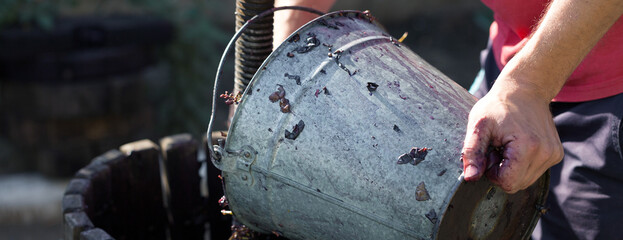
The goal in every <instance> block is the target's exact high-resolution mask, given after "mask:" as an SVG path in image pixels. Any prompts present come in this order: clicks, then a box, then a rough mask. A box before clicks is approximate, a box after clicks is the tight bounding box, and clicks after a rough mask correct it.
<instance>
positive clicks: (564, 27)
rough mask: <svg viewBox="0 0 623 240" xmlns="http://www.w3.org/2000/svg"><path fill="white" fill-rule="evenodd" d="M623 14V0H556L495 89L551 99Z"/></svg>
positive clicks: (546, 99)
mask: <svg viewBox="0 0 623 240" xmlns="http://www.w3.org/2000/svg"><path fill="white" fill-rule="evenodd" d="M622 13H623V1H621V0H595V1H576V0H553V1H552V2H551V5H550V6H549V9H548V11H547V12H546V14H545V15H544V17H543V19H541V22H540V24H539V25H538V27H537V28H536V30H535V31H534V33H533V34H532V36H531V38H530V40H528V41H527V43H526V45H525V46H524V47H523V48H522V50H520V51H519V52H518V53H517V55H516V56H515V57H513V59H512V60H511V61H509V63H508V64H507V65H506V66H505V67H504V69H503V71H502V73H501V74H500V77H499V78H498V82H496V84H495V85H497V86H494V89H492V90H500V89H499V88H501V89H504V91H506V92H515V91H519V92H525V91H528V92H526V93H529V94H536V95H535V97H539V98H541V99H542V100H543V101H547V102H549V101H550V100H551V99H552V98H554V97H555V96H556V94H557V93H558V92H559V91H560V89H561V88H562V86H563V85H564V83H565V81H566V79H567V78H568V77H569V76H570V75H571V73H573V71H574V70H575V68H576V67H577V66H578V65H579V64H580V62H582V59H583V58H584V57H585V56H586V55H587V54H588V53H589V52H590V50H591V49H592V48H593V46H595V44H596V43H597V42H598V41H599V39H601V37H602V36H603V35H604V34H605V33H606V32H607V31H608V29H609V28H610V27H611V26H612V24H613V23H614V22H616V20H617V19H619V17H620V16H621V14H622ZM496 87H497V88H498V89H495V88H496Z"/></svg>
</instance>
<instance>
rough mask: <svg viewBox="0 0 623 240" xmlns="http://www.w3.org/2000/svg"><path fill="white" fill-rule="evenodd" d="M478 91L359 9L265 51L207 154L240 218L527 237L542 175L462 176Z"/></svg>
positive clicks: (277, 228)
mask: <svg viewBox="0 0 623 240" xmlns="http://www.w3.org/2000/svg"><path fill="white" fill-rule="evenodd" d="M474 103H475V99H474V97H472V96H471V95H470V94H469V93H468V92H467V91H465V89H463V88H461V87H460V86H458V85H457V84H455V83H454V82H453V81H452V80H450V79H448V78H447V77H446V76H444V75H443V74H442V73H440V72H439V71H438V70H436V69H435V68H434V67H432V66H430V65H429V64H428V63H426V62H425V61H424V60H422V59H421V58H420V57H418V56H417V55H416V54H415V53H413V52H412V51H410V50H409V49H408V48H407V47H405V46H404V45H402V44H400V43H398V42H397V41H396V40H395V39H393V38H392V37H390V36H389V35H388V34H387V33H386V32H385V31H384V30H383V28H382V27H381V26H380V25H379V24H377V23H376V21H374V19H373V18H372V17H370V16H369V15H368V14H367V13H362V12H355V11H341V12H335V13H330V14H327V15H324V16H322V17H319V18H317V19H315V20H314V21H312V22H310V23H308V24H307V25H305V26H304V27H302V28H301V29H299V30H298V31H297V32H295V33H294V34H292V35H291V36H290V38H289V39H288V40H287V41H285V42H283V43H282V44H281V46H279V48H277V49H276V50H275V51H274V52H273V53H272V54H271V55H270V56H269V57H268V59H267V60H266V61H265V62H264V63H263V66H262V67H261V68H260V70H259V71H258V72H257V73H256V74H255V76H254V78H253V80H252V81H251V83H250V85H249V87H248V88H247V90H246V92H245V93H244V95H243V97H242V101H241V103H240V104H239V106H238V108H237V110H236V113H235V115H234V118H233V120H232V125H231V127H230V129H229V134H228V137H227V141H226V144H225V146H224V147H223V148H220V147H217V152H218V155H219V156H221V158H220V159H219V160H217V161H214V164H215V165H216V166H217V167H218V168H219V169H221V170H222V171H223V178H224V181H225V194H226V196H227V199H228V200H229V206H230V208H231V210H232V211H233V213H234V215H235V216H236V218H237V220H239V221H240V222H242V223H244V224H245V225H247V226H249V227H251V228H252V229H254V230H257V231H260V232H265V233H270V232H274V233H277V234H280V235H283V236H285V237H287V238H290V239H521V238H527V237H528V236H529V235H530V232H531V231H532V230H533V228H534V225H535V224H536V221H537V220H538V217H539V215H540V211H539V210H538V207H539V206H540V205H541V204H543V202H544V200H545V196H546V193H547V185H548V183H549V179H548V177H547V176H546V175H544V176H543V177H541V179H540V180H539V181H537V183H535V184H534V185H533V186H532V187H530V188H528V189H527V190H524V191H521V192H518V193H516V194H513V195H508V194H506V193H504V192H503V191H502V190H500V189H498V188H497V187H494V186H493V185H491V184H490V183H489V182H488V181H486V180H485V179H483V180H481V181H479V182H472V183H467V182H465V181H463V179H462V176H461V173H462V171H461V166H462V164H461V162H460V151H461V146H462V142H463V137H464V134H465V125H466V123H467V116H468V112H469V110H470V108H471V106H472V105H473V104H474Z"/></svg>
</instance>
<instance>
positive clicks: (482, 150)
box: [462, 118, 491, 181]
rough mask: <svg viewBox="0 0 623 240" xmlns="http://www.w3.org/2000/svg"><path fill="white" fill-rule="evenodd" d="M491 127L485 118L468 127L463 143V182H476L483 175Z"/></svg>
mask: <svg viewBox="0 0 623 240" xmlns="http://www.w3.org/2000/svg"><path fill="white" fill-rule="evenodd" d="M490 128H491V126H490V124H489V122H488V120H487V119H486V118H483V119H480V120H478V122H476V124H474V126H473V127H471V128H470V127H468V129H467V134H466V135H465V142H464V143H463V151H462V160H463V171H464V173H463V177H464V179H465V181H476V180H478V179H480V177H481V176H482V175H483V174H484V172H485V170H486V165H487V156H486V155H487V154H486V153H487V147H488V146H489V141H490V138H491V137H490V136H491V129H490Z"/></svg>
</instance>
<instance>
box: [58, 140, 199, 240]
mask: <svg viewBox="0 0 623 240" xmlns="http://www.w3.org/2000/svg"><path fill="white" fill-rule="evenodd" d="M197 150H198V144H197V141H195V140H194V139H193V138H192V137H191V136H190V135H189V134H179V135H174V136H169V137H165V138H163V139H161V141H160V146H158V145H156V144H155V143H153V142H152V141H149V140H141V141H136V142H132V143H128V144H125V145H123V146H121V147H120V148H119V150H117V149H113V150H110V151H108V152H106V153H104V154H102V155H100V156H98V157H96V158H95V159H93V161H91V163H90V164H89V165H87V166H86V167H84V168H82V169H80V170H79V171H78V172H77V173H76V174H75V177H74V178H73V179H72V180H71V181H70V182H69V184H68V185H67V188H66V191H65V195H64V197H63V204H62V209H63V226H64V239H66V240H74V239H89V240H95V239H97V240H108V239H203V235H204V224H205V218H204V217H203V215H204V214H203V212H204V209H203V208H204V207H203V206H205V202H204V201H205V199H204V198H202V196H201V194H200V189H199V188H200V177H199V174H198V171H199V167H200V162H199V161H198V160H197ZM163 186H165V187H163Z"/></svg>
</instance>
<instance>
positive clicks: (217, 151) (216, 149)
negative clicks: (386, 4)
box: [206, 6, 325, 166]
mask: <svg viewBox="0 0 623 240" xmlns="http://www.w3.org/2000/svg"><path fill="white" fill-rule="evenodd" d="M288 9H290V10H299V11H305V12H310V13H315V14H318V15H324V14H325V13H324V12H321V11H318V10H316V9H313V8H308V7H301V6H283V7H276V8H271V9H269V10H266V11H264V12H261V13H260V14H258V15H255V16H253V17H252V18H251V19H249V20H248V21H247V22H246V23H244V25H242V27H240V29H238V31H237V32H236V34H234V36H233V37H232V38H231V39H230V40H229V43H227V47H225V50H224V51H223V55H222V56H221V60H220V61H219V64H218V68H217V69H216V76H215V78H214V91H213V92H212V112H211V116H210V123H209V124H208V130H207V136H206V137H207V144H208V150H209V152H210V159H212V163H213V164H214V165H215V166H217V165H218V164H217V163H215V161H216V162H220V161H221V158H222V156H223V154H222V151H223V149H222V148H223V147H221V146H219V145H213V146H212V147H210V145H211V144H212V127H213V126H214V115H215V113H216V101H217V99H218V98H217V96H218V95H217V94H218V85H219V82H220V80H221V74H222V73H223V68H222V67H223V63H224V62H225V59H226V57H227V55H228V54H227V53H229V52H230V50H231V47H232V45H233V43H235V42H236V40H238V38H239V37H240V36H241V35H242V33H243V31H244V30H245V29H246V28H247V27H248V26H249V25H250V24H253V23H254V22H256V21H257V20H258V19H261V18H263V17H265V16H267V15H270V14H272V13H274V12H276V11H281V10H288Z"/></svg>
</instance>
